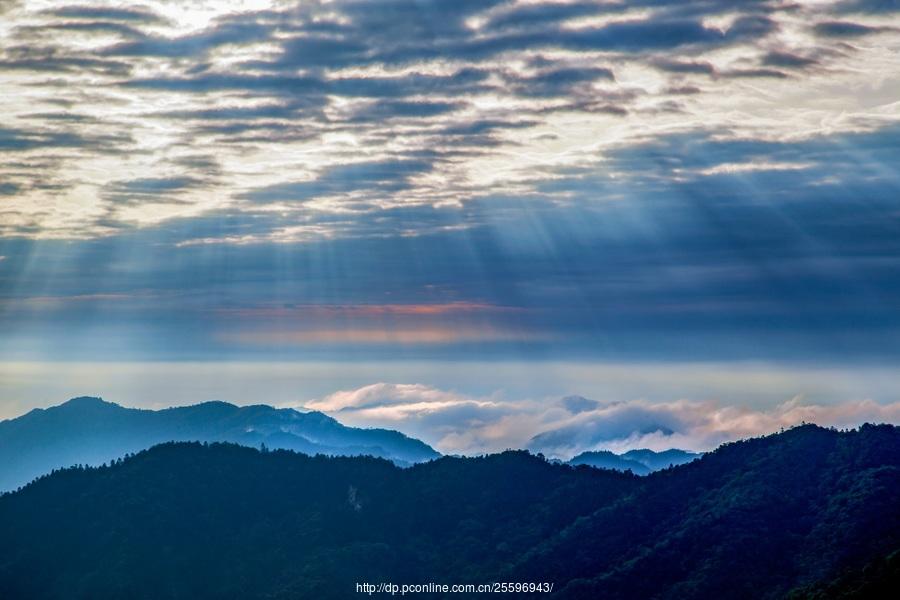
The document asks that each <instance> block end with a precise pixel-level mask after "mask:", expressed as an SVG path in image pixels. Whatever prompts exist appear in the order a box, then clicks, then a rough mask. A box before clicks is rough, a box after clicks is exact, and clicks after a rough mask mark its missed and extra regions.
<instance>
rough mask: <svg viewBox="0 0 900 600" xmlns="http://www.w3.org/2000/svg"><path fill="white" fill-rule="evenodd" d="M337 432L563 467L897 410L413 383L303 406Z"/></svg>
mask: <svg viewBox="0 0 900 600" xmlns="http://www.w3.org/2000/svg"><path fill="white" fill-rule="evenodd" d="M306 407H307V408H310V409H315V410H322V411H324V412H328V413H330V414H332V415H333V416H335V417H336V418H338V419H339V420H341V421H342V422H344V423H347V424H352V425H356V426H379V427H390V428H394V429H398V430H400V431H403V432H404V433H407V434H409V435H412V436H415V437H418V438H421V439H423V440H425V441H426V442H428V443H430V444H432V445H434V446H435V447H436V448H437V449H438V450H440V451H441V452H444V453H461V454H475V453H484V452H496V451H501V450H504V449H506V448H524V447H527V448H530V449H532V450H534V451H540V452H544V453H545V454H547V455H548V456H553V457H561V458H569V457H571V456H573V455H575V454H577V453H579V452H582V451H585V450H591V449H600V448H603V449H611V450H614V451H624V450H627V449H631V448H651V449H655V450H663V449H667V448H673V447H675V448H683V449H687V450H701V451H702V450H709V449H712V448H714V447H716V446H718V445H719V444H722V443H723V442H727V441H732V440H737V439H742V438H746V437H752V436H758V435H764V434H768V433H773V432H776V431H778V430H779V429H781V428H788V427H791V426H794V425H798V424H800V423H803V422H807V423H816V424H818V425H822V426H834V427H854V426H857V425H860V424H862V423H864V422H888V423H900V402H894V403H889V404H879V403H878V402H875V401H874V400H870V399H862V400H848V401H845V402H839V403H835V404H815V403H807V402H806V401H804V399H803V398H802V397H800V396H797V397H794V398H792V399H790V400H788V401H786V402H782V403H780V404H777V405H775V406H772V407H769V408H749V407H744V406H740V405H733V404H731V405H723V404H721V403H719V402H717V401H714V400H702V401H701V400H687V399H679V400H673V401H649V400H645V399H632V400H627V401H621V402H607V403H601V402H595V403H593V404H592V403H591V402H590V401H584V402H575V401H573V398H571V397H567V398H561V399H551V398H543V399H529V400H512V399H508V398H505V397H503V396H502V395H501V394H499V393H495V394H493V395H491V396H488V397H474V396H469V395H466V394H461V393H457V392H454V391H447V390H441V389H438V388H434V387H431V386H427V385H422V384H392V383H376V384H373V385H368V386H365V387H361V388H358V389H355V390H346V391H340V392H336V393H334V394H331V395H328V396H325V397H324V398H322V399H319V400H315V401H313V402H308V403H307V404H306Z"/></svg>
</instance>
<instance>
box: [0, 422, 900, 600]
mask: <svg viewBox="0 0 900 600" xmlns="http://www.w3.org/2000/svg"><path fill="white" fill-rule="evenodd" d="M801 459H802V462H798V461H799V460H801ZM898 507H900V428H897V427H893V426H888V425H880V426H872V425H866V426H863V427H861V428H860V429H859V430H856V431H846V432H838V431H834V430H828V429H822V428H819V427H815V426H811V425H809V426H802V427H797V428H794V429H791V430H788V431H786V432H784V433H781V434H776V435H772V436H768V437H764V438H756V439H751V440H746V441H743V442H737V443H733V444H727V445H725V446H723V447H721V448H719V449H718V450H716V451H714V452H711V453H708V454H705V455H704V456H702V457H701V458H700V459H698V460H695V461H693V462H691V463H689V464H686V465H682V466H678V467H674V468H672V469H666V470H662V471H658V472H655V473H651V474H650V475H648V476H646V477H637V476H635V475H633V474H627V473H618V472H615V471H608V470H600V469H593V468H589V467H584V466H581V467H571V466H568V465H559V464H551V463H549V462H547V461H544V460H542V459H541V458H539V457H536V456H532V455H529V454H528V453H526V452H521V451H520V452H506V453H503V454H498V455H491V456H487V457H481V458H451V457H444V458H440V459H437V460H435V461H431V462H427V463H424V464H418V465H415V466H413V467H411V468H409V469H400V468H398V467H396V466H395V465H394V464H392V463H390V462H388V461H385V460H381V459H376V458H359V457H357V458H346V457H337V458H328V457H321V456H320V457H308V456H302V455H298V454H294V453H291V452H285V451H274V452H260V451H258V450H255V449H252V448H245V447H241V446H236V445H221V444H210V445H201V444H197V443H171V444H164V445H161V446H157V447H155V448H153V449H151V450H148V451H144V452H141V453H139V454H137V455H135V456H133V457H130V458H128V459H126V460H122V461H116V462H115V464H113V465H111V466H106V467H102V468H70V469H66V470H63V471H58V472H56V473H53V474H52V475H49V476H45V477H42V478H40V479H39V480H37V481H35V482H34V483H32V484H30V485H28V486H26V487H25V488H23V489H22V490H20V491H18V492H15V493H11V494H6V495H4V496H0V540H3V543H2V544H0V598H74V599H79V598H122V597H128V598H130V599H132V600H141V599H144V598H197V599H204V598H248V599H254V598H269V599H274V600H277V599H288V598H290V599H295V598H299V599H302V598H326V599H327V598H347V597H353V596H356V595H358V593H357V591H356V585H357V584H358V583H359V584H363V583H379V582H391V583H396V584H398V585H399V584H409V583H422V582H431V581H434V582H447V583H466V584H469V583H472V584H484V583H489V582H525V583H528V582H530V583H541V582H546V583H552V584H553V591H552V596H553V598H559V599H562V600H567V599H581V598H586V599H587V598H604V599H608V600H631V599H636V598H654V599H659V600H675V599H678V600H705V599H718V598H729V599H737V600H743V599H748V600H749V599H751V598H752V599H754V600H758V599H759V600H774V599H776V598H778V599H781V598H790V599H794V600H799V599H813V598H831V597H842V598H862V597H866V598H889V597H893V596H892V594H895V592H896V583H897V581H898V563H900V560H898V558H897V557H898V550H900V508H898ZM474 595H475V594H470V595H463V594H449V595H447V596H445V597H471V596H474ZM539 595H545V594H539ZM436 597H439V596H437V595H436ZM510 597H520V596H519V595H517V594H510ZM529 597H531V596H529Z"/></svg>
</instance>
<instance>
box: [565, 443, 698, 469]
mask: <svg viewBox="0 0 900 600" xmlns="http://www.w3.org/2000/svg"><path fill="white" fill-rule="evenodd" d="M700 456H701V455H700V454H697V453H695V452H685V451H684V450H676V449H674V448H673V449H671V450H664V451H662V452H654V451H653V450H647V449H641V450H629V451H628V452H625V453H624V454H615V453H613V452H610V451H609V450H592V451H590V452H582V453H581V454H579V455H578V456H576V457H574V458H572V460H570V461H569V462H568V464H570V465H572V466H578V465H588V466H589V467H596V468H598V469H613V470H615V471H631V472H632V473H634V474H635V475H647V474H649V473H652V472H653V471H659V470H660V469H666V468H668V467H674V466H677V465H683V464H685V463H689V462H691V461H692V460H697V459H698V458H700Z"/></svg>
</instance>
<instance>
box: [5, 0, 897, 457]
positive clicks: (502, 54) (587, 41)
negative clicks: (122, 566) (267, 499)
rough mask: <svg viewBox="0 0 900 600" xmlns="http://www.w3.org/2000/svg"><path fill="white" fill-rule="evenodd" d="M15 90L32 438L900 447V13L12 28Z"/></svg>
mask: <svg viewBox="0 0 900 600" xmlns="http://www.w3.org/2000/svg"><path fill="white" fill-rule="evenodd" d="M0 89H2V94H0V109H2V114H3V117H2V118H0V418H9V417H14V416H16V415H18V414H22V413H23V412H26V411H27V410H29V409H30V408H32V407H35V406H48V405H52V404H58V403H59V402H62V401H64V400H65V399H66V398H68V397H72V396H77V395H82V394H86V393H90V394H94V395H101V396H104V397H105V398H107V399H108V400H111V401H116V402H119V403H121V404H124V405H130V406H163V405H172V404H190V403H195V402H200V401H204V400H211V399H223V400H228V401H232V402H235V403H238V404H248V403H254V402H264V403H270V404H277V405H281V406H296V407H305V408H315V409H319V410H325V411H327V412H329V414H333V415H334V416H336V417H337V418H339V419H340V420H342V421H345V422H349V423H352V424H357V425H363V426H367V425H379V426H391V427H392V428H395V429H399V430H401V431H404V432H406V433H410V434H411V435H413V434H414V435H417V436H420V437H422V438H423V439H425V440H426V441H429V443H433V444H435V445H436V446H437V447H439V449H441V450H442V451H445V452H469V453H471V452H480V451H492V450H496V449H502V448H504V447H531V448H534V449H540V450H541V451H547V452H549V453H558V454H560V455H562V454H566V453H569V452H573V451H575V450H578V449H588V448H594V447H615V448H624V447H626V446H630V445H635V444H644V445H655V446H658V447H668V446H670V445H680V446H682V447H691V448H695V449H706V448H708V447H711V446H713V445H715V444H717V443H720V442H721V441H725V440H727V439H735V438H736V437H741V436H746V435H757V434H760V433H766V432H770V431H773V430H777V429H778V428H780V427H782V426H790V425H791V424H794V423H797V422H800V421H802V420H817V421H818V422H822V423H823V424H832V425H835V426H850V425H853V424H855V423H858V422H862V421H863V420H880V421H892V422H900V383H896V382H895V381H893V380H894V378H893V377H892V376H891V374H892V373H893V372H894V369H895V367H896V366H897V364H898V362H900V360H898V359H900V167H898V166H897V165H898V164H900V4H898V3H897V2H896V1H894V0H838V1H819V0H816V1H792V2H781V1H765V0H758V1H757V0H745V1H740V2H736V1H734V0H729V1H725V0H684V1H681V2H662V1H659V0H634V1H629V2H607V1H600V2H596V1H595V2H582V1H578V0H575V1H554V2H550V1H545V0H527V1H526V0H507V1H504V0H452V1H451V0H446V1H441V0H354V1H347V0H333V1H325V0H312V1H302V2H282V1H271V0H240V1H229V0H204V1H197V2H175V1H169V0H164V1H156V2H144V3H140V4H137V3H135V4H122V3H117V2H85V3H79V2H78V1H77V0H73V1H69V2H50V1H46V2H44V1H41V0H28V1H27V2H25V1H22V2H19V1H10V0H0ZM575 397H581V398H582V399H583V400H584V401H583V402H582V401H578V400H572V398H575Z"/></svg>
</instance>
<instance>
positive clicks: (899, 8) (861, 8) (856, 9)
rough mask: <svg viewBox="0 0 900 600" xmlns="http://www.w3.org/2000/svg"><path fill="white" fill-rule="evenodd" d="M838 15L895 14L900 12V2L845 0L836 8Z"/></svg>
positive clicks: (887, 0) (893, 0)
mask: <svg viewBox="0 0 900 600" xmlns="http://www.w3.org/2000/svg"><path fill="white" fill-rule="evenodd" d="M834 10H835V12H837V13H872V14H883V13H894V12H900V0H844V1H843V2H838V3H837V5H836V6H835V8H834Z"/></svg>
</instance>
